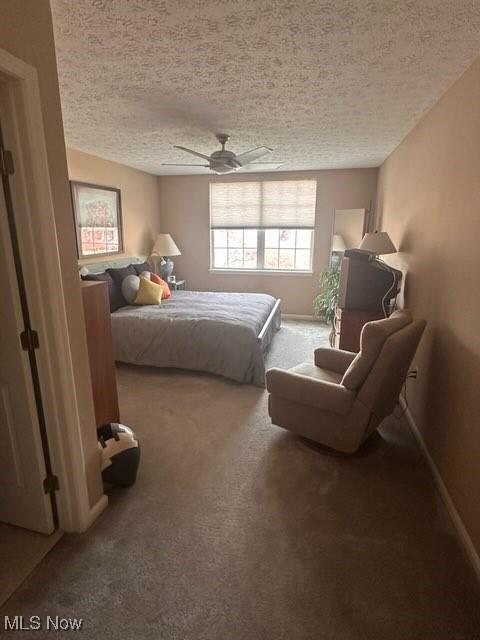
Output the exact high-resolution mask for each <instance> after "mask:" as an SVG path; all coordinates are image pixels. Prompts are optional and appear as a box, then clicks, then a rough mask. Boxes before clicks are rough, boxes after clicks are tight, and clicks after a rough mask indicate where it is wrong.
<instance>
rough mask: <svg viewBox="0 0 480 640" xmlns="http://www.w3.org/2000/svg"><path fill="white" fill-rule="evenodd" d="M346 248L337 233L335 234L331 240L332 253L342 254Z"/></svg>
mask: <svg viewBox="0 0 480 640" xmlns="http://www.w3.org/2000/svg"><path fill="white" fill-rule="evenodd" d="M346 248H347V247H346V246H345V241H344V239H343V238H342V236H341V235H340V234H339V233H335V234H334V236H333V240H332V251H334V252H336V253H342V252H343V251H345V249H346Z"/></svg>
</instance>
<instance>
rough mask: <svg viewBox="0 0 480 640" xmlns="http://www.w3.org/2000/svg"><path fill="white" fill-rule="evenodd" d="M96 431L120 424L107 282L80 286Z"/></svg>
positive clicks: (84, 283)
mask: <svg viewBox="0 0 480 640" xmlns="http://www.w3.org/2000/svg"><path fill="white" fill-rule="evenodd" d="M81 290H82V298H83V310H84V314H85V326H86V330H87V345H88V357H89V360H90V372H91V377H92V391H93V402H94V406H95V420H96V423H97V428H98V427H101V426H102V425H104V424H108V423H109V422H120V414H119V410H118V395H117V381H116V377H115V364H114V360H113V345H112V327H111V324H110V304H109V300H108V287H107V283H106V282H89V281H82V283H81Z"/></svg>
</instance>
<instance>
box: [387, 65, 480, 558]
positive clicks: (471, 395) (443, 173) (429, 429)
mask: <svg viewBox="0 0 480 640" xmlns="http://www.w3.org/2000/svg"><path fill="white" fill-rule="evenodd" d="M479 105H480V58H479V59H478V60H477V61H476V62H475V63H474V64H473V65H472V66H471V67H470V68H469V69H468V70H467V72H466V73H465V74H464V75H463V76H462V77H461V78H460V79H459V80H458V82H457V83H456V84H455V85H453V86H452V87H451V88H450V89H449V91H448V92H447V93H446V94H445V95H444V96H443V98H442V99H441V100H440V101H439V102H438V103H437V105H436V106H435V107H434V108H433V109H432V110H431V111H430V112H429V113H428V114H427V115H426V116H425V117H424V118H423V120H422V121H421V122H420V124H419V125H418V126H417V127H416V128H415V129H414V130H413V131H412V132H411V133H410V134H409V135H408V136H407V137H406V138H405V140H404V141H403V142H402V143H401V144H400V146H399V147H398V148H397V149H396V150H395V151H394V153H392V155H391V156H390V157H389V158H388V159H387V161H386V162H385V163H384V164H383V165H382V167H381V171H380V177H379V186H378V202H377V207H378V210H379V213H380V218H381V227H382V228H383V229H384V230H386V231H388V233H389V234H390V235H391V237H392V240H393V242H394V243H395V244H396V245H397V246H398V247H399V248H400V251H401V252H402V253H401V254H400V256H399V259H400V261H401V262H402V264H407V265H408V268H409V274H408V279H407V282H406V303H407V305H408V306H409V307H411V308H412V309H413V312H414V313H415V315H416V316H418V317H420V318H426V319H427V320H428V331H427V334H426V336H425V338H424V340H423V343H422V345H421V348H420V351H419V353H418V357H417V365H418V379H417V380H412V381H409V383H408V400H409V405H410V408H411V411H412V413H413V416H414V418H415V420H416V422H417V424H418V426H419V428H420V430H421V433H422V435H423V437H424V439H425V442H426V445H427V447H428V449H429V451H430V453H431V455H432V457H433V459H434V461H435V463H436V465H437V467H438V469H439V471H440V473H441V475H442V478H443V480H444V482H445V484H446V486H447V489H448V491H449V492H450V495H451V497H452V499H453V501H454V503H455V505H456V508H457V510H458V512H459V514H460V517H461V518H462V520H463V522H464V524H465V526H466V528H467V530H468V532H469V534H470V536H471V538H472V540H473V543H474V544H475V545H476V548H477V550H478V551H479V552H480V404H479V386H480V333H479V328H480V295H479V281H478V279H479V276H480V252H479V239H480V116H479Z"/></svg>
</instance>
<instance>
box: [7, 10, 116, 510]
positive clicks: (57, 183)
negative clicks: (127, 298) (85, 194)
mask: <svg viewBox="0 0 480 640" xmlns="http://www.w3.org/2000/svg"><path fill="white" fill-rule="evenodd" d="M0 13H1V20H0V47H1V48H2V49H4V50H6V51H8V52H9V53H11V54H12V55H14V56H17V57H18V58H21V59H22V60H24V61H25V62H27V63H29V64H31V65H33V66H34V67H35V68H36V69H37V71H38V78H39V83H40V96H41V100H42V109H43V121H44V127H45V138H46V145H47V154H48V163H49V171H50V182H51V190H52V196H53V203H54V208H55V221H56V225H57V235H58V240H59V251H60V259H61V264H62V277H63V284H64V287H65V291H66V292H68V295H67V298H66V302H67V320H68V326H69V335H70V346H71V351H72V361H73V366H74V374H75V380H76V384H77V394H78V398H79V409H80V419H81V422H82V427H83V434H84V455H85V464H86V468H87V477H88V483H89V496H90V502H91V504H94V503H95V502H97V500H98V498H99V497H100V496H101V494H102V492H103V489H102V486H101V478H100V475H99V472H98V453H97V438H96V431H95V419H94V413H93V400H92V392H91V386H90V370H89V364H88V355H87V349H86V340H85V326H84V321H83V310H82V303H81V298H80V287H79V279H78V270H77V261H76V249H75V236H74V227H73V224H72V210H71V202H70V192H69V187H68V175H67V162H66V157H65V141H64V137H63V124H62V113H61V109H60V96H59V92H58V80H57V67H56V59H55V49H54V39H53V29H52V19H51V14H50V3H49V2H48V0H22V1H21V2H19V1H18V0H3V1H2V3H1V10H0Z"/></svg>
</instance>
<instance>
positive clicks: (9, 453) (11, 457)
mask: <svg viewBox="0 0 480 640" xmlns="http://www.w3.org/2000/svg"><path fill="white" fill-rule="evenodd" d="M6 125H9V126H12V114H11V113H9V109H8V102H7V103H6V101H5V87H4V86H3V85H2V86H0V174H1V176H0V177H1V181H0V272H1V273H2V274H3V275H2V278H0V299H1V300H2V304H1V305H0V327H1V331H0V440H1V443H2V444H1V447H0V574H1V576H2V580H1V587H0V603H1V602H3V601H5V600H6V599H7V598H8V597H9V596H10V595H11V593H13V591H14V590H15V589H16V588H17V587H18V586H19V584H20V583H21V582H22V581H23V580H24V579H25V577H26V576H27V575H28V574H29V573H30V572H31V571H32V569H33V568H34V567H35V566H36V565H37V564H38V563H39V562H40V560H41V559H42V558H43V557H44V556H45V554H46V553H47V552H48V551H49V550H50V549H51V548H52V547H53V545H54V544H55V543H56V542H57V541H58V539H59V538H60V537H61V531H59V529H58V515H57V506H56V500H55V493H54V486H53V484H52V483H51V479H52V477H54V476H53V473H52V468H51V458H50V451H49V447H48V437H47V433H46V429H45V424H44V421H45V414H44V411H43V400H42V393H41V387H40V381H39V375H38V367H37V362H36V354H35V351H36V347H37V344H36V339H37V338H38V336H37V334H36V333H35V332H34V329H33V327H32V326H31V317H30V311H29V304H28V297H27V291H26V287H25V276H24V272H23V267H22V246H21V242H20V240H19V237H18V234H17V228H16V218H15V215H16V214H15V207H16V204H17V203H16V201H15V195H14V192H13V190H12V185H11V183H10V180H11V178H12V176H13V174H14V172H15V167H14V164H15V160H14V156H13V153H12V152H11V151H10V149H8V148H7V140H8V141H10V140H11V137H12V132H11V131H10V130H8V129H7V128H6ZM12 142H13V141H12Z"/></svg>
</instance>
